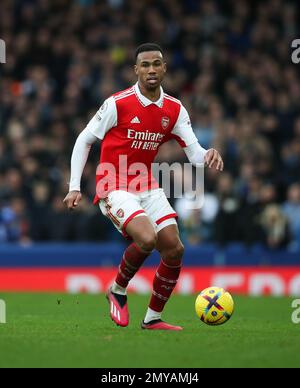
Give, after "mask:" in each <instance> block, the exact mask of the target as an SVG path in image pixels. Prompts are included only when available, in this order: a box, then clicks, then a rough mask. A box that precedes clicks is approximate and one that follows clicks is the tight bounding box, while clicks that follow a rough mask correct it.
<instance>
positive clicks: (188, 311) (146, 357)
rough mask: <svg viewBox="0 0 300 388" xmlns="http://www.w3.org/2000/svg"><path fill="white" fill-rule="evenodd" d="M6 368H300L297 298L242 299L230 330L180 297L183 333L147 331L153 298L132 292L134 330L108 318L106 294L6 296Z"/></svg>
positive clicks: (172, 312)
mask: <svg viewBox="0 0 300 388" xmlns="http://www.w3.org/2000/svg"><path fill="white" fill-rule="evenodd" d="M0 299H3V300H5V302H6V310H7V312H6V315H7V323H6V324H0V367H96V368H103V367H107V368H110V367H111V368H116V367H124V368H129V367H144V368H159V367H162V368H175V367H178V368H186V367H189V368H201V367H300V352H299V349H300V335H299V333H300V324H298V325H297V324H293V323H292V321H291V315H292V312H293V310H292V307H291V303H292V299H291V298H271V297H265V298H249V297H234V300H235V312H234V315H233V317H232V318H231V320H230V321H229V322H227V323H226V324H225V325H223V326H218V327H210V326H206V325H204V324H203V323H202V322H201V321H200V320H199V319H198V318H197V317H196V315H195V312H194V301H195V296H179V295H174V296H173V297H172V299H171V300H170V301H169V303H168V305H167V307H166V311H165V313H164V319H165V320H166V321H169V322H170V323H174V324H180V325H183V326H184V331H182V332H159V331H155V332H152V331H145V330H141V329H140V321H141V319H142V318H143V316H144V312H145V310H146V307H147V304H148V300H149V296H140V295H132V294H131V295H129V309H130V312H131V321H130V325H129V326H128V327H127V328H120V327H116V326H115V325H114V324H113V323H112V321H111V320H110V318H109V316H108V304H107V302H106V300H105V298H104V296H103V295H66V294H14V293H5V294H3V293H2V294H0Z"/></svg>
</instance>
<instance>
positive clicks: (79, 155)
mask: <svg viewBox="0 0 300 388" xmlns="http://www.w3.org/2000/svg"><path fill="white" fill-rule="evenodd" d="M96 140H97V137H96V136H95V135H93V134H92V133H91V132H90V130H89V129H88V128H85V129H84V130H83V131H82V132H81V134H80V135H79V136H78V138H77V140H76V143H75V145H74V148H73V152H72V157H71V177H70V184H69V193H68V194H67V196H66V197H65V199H64V203H65V204H66V206H67V208H68V209H70V210H71V209H75V208H76V207H77V206H78V204H79V202H80V201H81V198H82V196H81V189H80V182H81V177H82V173H83V170H84V167H85V165H86V162H87V159H88V156H89V153H90V149H91V146H92V144H93V143H95V141H96Z"/></svg>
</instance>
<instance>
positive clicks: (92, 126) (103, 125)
mask: <svg viewBox="0 0 300 388" xmlns="http://www.w3.org/2000/svg"><path fill="white" fill-rule="evenodd" d="M117 121H118V118H117V107H116V102H115V100H114V98H113V97H109V98H108V99H107V100H105V101H104V103H103V104H102V106H101V107H100V109H99V110H98V112H97V113H96V114H95V116H94V117H93V118H92V119H91V121H90V122H89V123H88V125H87V126H86V129H88V130H89V131H90V132H91V133H92V134H93V135H94V136H96V137H97V138H98V139H100V140H103V139H104V137H105V135H106V134H107V132H108V131H109V130H110V129H111V128H113V127H115V126H116V125H117Z"/></svg>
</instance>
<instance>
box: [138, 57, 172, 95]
mask: <svg viewBox="0 0 300 388" xmlns="http://www.w3.org/2000/svg"><path fill="white" fill-rule="evenodd" d="M134 70H135V73H136V75H137V76H138V81H139V83H140V84H142V86H144V87H145V89H148V90H154V89H156V88H158V87H160V84H161V82H162V80H163V78H164V75H165V73H166V71H167V66H166V63H165V62H164V60H163V56H162V53H161V52H160V51H146V52H144V53H140V54H139V55H138V57H137V61H136V65H135V66H134Z"/></svg>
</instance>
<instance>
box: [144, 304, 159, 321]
mask: <svg viewBox="0 0 300 388" xmlns="http://www.w3.org/2000/svg"><path fill="white" fill-rule="evenodd" d="M157 319H161V312H158V311H154V310H152V309H151V308H150V307H148V310H147V313H146V316H145V318H144V323H149V322H151V321H156V320H157Z"/></svg>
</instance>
